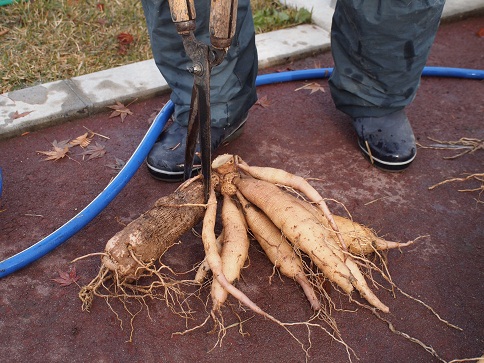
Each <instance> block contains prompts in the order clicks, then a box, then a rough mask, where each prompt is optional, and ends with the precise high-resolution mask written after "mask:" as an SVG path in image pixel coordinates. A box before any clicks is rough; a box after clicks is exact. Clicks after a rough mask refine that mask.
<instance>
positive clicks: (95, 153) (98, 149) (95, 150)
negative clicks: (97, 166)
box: [80, 141, 106, 160]
mask: <svg viewBox="0 0 484 363" xmlns="http://www.w3.org/2000/svg"><path fill="white" fill-rule="evenodd" d="M104 154H106V149H105V148H104V146H103V145H101V144H100V143H98V142H97V141H96V145H89V146H88V147H87V150H86V151H84V152H82V153H81V154H80V155H82V159H84V156H86V155H89V157H88V158H87V160H91V159H95V158H100V157H102V156H103V155H104Z"/></svg>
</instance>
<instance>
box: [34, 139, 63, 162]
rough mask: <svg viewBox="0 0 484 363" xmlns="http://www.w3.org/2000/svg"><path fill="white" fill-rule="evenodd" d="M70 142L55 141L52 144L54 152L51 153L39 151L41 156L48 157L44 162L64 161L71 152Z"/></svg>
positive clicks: (50, 151)
mask: <svg viewBox="0 0 484 363" xmlns="http://www.w3.org/2000/svg"><path fill="white" fill-rule="evenodd" d="M68 143H69V140H64V141H59V142H57V141H56V140H54V142H52V148H53V149H52V150H49V151H37V152H38V153H39V154H43V155H47V157H46V158H45V159H44V160H54V161H57V160H59V159H62V158H63V157H65V156H66V155H67V153H68V152H69V146H68Z"/></svg>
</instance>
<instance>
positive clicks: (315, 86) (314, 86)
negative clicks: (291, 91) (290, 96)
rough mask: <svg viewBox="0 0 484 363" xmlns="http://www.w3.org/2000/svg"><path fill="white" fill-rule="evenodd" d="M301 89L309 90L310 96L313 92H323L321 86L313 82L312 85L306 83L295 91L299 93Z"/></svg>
mask: <svg viewBox="0 0 484 363" xmlns="http://www.w3.org/2000/svg"><path fill="white" fill-rule="evenodd" d="M302 89H309V90H311V93H310V95H312V94H313V93H314V92H317V91H321V92H324V88H323V86H321V85H320V84H319V83H316V82H313V83H307V84H305V85H304V86H302V87H299V88H296V89H295V91H300V90H302Z"/></svg>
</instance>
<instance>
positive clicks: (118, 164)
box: [106, 157, 126, 172]
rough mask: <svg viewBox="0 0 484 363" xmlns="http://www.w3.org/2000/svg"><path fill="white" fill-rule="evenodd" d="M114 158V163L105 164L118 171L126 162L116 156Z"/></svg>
mask: <svg viewBox="0 0 484 363" xmlns="http://www.w3.org/2000/svg"><path fill="white" fill-rule="evenodd" d="M114 160H115V162H114V164H107V165H106V166H107V167H108V168H110V169H113V170H114V171H115V172H118V171H120V170H121V169H122V168H123V167H124V165H125V164H126V162H125V161H124V160H121V159H119V158H117V157H114Z"/></svg>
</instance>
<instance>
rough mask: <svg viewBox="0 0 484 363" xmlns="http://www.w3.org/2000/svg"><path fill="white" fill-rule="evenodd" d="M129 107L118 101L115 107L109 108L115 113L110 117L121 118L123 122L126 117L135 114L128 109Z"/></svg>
mask: <svg viewBox="0 0 484 363" xmlns="http://www.w3.org/2000/svg"><path fill="white" fill-rule="evenodd" d="M133 102H134V101H133ZM130 104H131V103H130ZM130 104H129V105H130ZM129 105H128V106H129ZM128 106H125V105H124V104H122V103H121V102H119V101H116V104H115V105H112V106H108V107H109V108H110V109H112V110H114V111H113V112H111V115H109V118H113V117H117V116H119V117H121V121H124V119H125V118H126V116H128V115H132V114H133V112H131V110H130V109H129V108H128Z"/></svg>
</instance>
